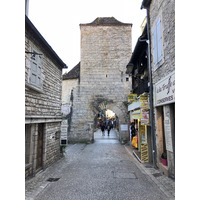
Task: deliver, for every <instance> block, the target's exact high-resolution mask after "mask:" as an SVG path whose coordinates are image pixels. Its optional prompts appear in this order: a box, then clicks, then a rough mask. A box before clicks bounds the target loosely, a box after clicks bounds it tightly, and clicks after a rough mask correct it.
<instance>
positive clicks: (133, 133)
mask: <svg viewBox="0 0 200 200" xmlns="http://www.w3.org/2000/svg"><path fill="white" fill-rule="evenodd" d="M134 136H135V123H134V122H132V123H131V141H132V139H133V137H134Z"/></svg>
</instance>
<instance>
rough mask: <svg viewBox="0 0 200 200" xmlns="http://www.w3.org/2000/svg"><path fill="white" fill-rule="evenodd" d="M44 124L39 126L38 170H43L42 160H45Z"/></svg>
mask: <svg viewBox="0 0 200 200" xmlns="http://www.w3.org/2000/svg"><path fill="white" fill-rule="evenodd" d="M43 125H44V124H38V140H37V163H36V170H39V169H41V168H42V160H43V159H42V158H43V130H44V126H43Z"/></svg>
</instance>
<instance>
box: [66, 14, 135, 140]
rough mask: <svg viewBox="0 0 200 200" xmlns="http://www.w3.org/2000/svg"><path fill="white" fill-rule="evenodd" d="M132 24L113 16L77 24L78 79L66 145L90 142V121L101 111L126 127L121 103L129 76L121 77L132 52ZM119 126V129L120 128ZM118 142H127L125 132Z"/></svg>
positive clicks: (91, 128)
mask: <svg viewBox="0 0 200 200" xmlns="http://www.w3.org/2000/svg"><path fill="white" fill-rule="evenodd" d="M131 28H132V24H127V23H122V22H119V21H118V20H116V19H115V18H114V17H106V18H97V19H95V20H94V21H93V22H92V23H88V24H80V29H81V62H80V80H79V84H78V86H77V87H76V89H75V90H74V91H73V102H72V103H73V107H72V117H71V123H70V131H69V134H68V140H69V142H83V141H84V142H85V141H93V138H94V136H93V134H94V120H95V118H96V116H97V114H98V113H99V112H100V111H101V110H102V109H104V106H103V104H104V102H107V109H110V110H112V111H113V112H115V113H116V115H117V116H118V118H119V124H120V125H122V124H128V123H129V116H128V114H127V112H128V111H127V107H126V106H125V105H124V103H123V102H124V101H127V99H128V93H129V91H130V90H131V81H132V80H131V77H127V75H126V74H125V71H126V65H127V63H128V62H129V59H130V57H131V53H132V47H131V46H132V41H131V40H132V39H131ZM120 127H121V126H120ZM119 137H120V138H119V139H120V141H123V140H128V137H129V134H128V131H124V130H121V128H120V130H119Z"/></svg>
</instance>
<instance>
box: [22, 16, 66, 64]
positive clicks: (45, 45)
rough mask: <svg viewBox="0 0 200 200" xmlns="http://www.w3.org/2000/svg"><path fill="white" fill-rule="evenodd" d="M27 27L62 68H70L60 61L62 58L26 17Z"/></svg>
mask: <svg viewBox="0 0 200 200" xmlns="http://www.w3.org/2000/svg"><path fill="white" fill-rule="evenodd" d="M25 27H26V30H27V31H28V32H30V34H31V35H32V36H34V37H35V38H36V39H37V41H38V42H39V43H40V45H43V47H44V48H45V50H46V51H48V52H49V54H50V55H51V56H52V58H54V59H55V60H56V61H57V63H58V64H59V65H60V67H61V68H68V66H67V65H66V64H65V63H64V62H63V61H62V60H61V59H60V57H59V56H58V55H57V54H56V52H55V51H54V50H53V49H52V47H51V46H50V45H49V44H48V42H47V41H46V40H45V39H44V38H43V36H42V35H41V34H40V32H39V31H38V30H37V29H36V27H35V26H34V25H33V24H32V22H31V21H30V19H29V18H28V17H27V16H26V15H25Z"/></svg>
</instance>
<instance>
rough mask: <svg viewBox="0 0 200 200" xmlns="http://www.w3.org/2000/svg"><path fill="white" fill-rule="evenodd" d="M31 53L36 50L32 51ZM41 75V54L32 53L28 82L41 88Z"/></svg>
mask: <svg viewBox="0 0 200 200" xmlns="http://www.w3.org/2000/svg"><path fill="white" fill-rule="evenodd" d="M33 53H37V52H35V51H33ZM41 76H42V69H41V56H40V55H37V54H32V56H31V74H30V83H31V84H32V85H34V86H36V87H38V88H41V87H42V81H41Z"/></svg>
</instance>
